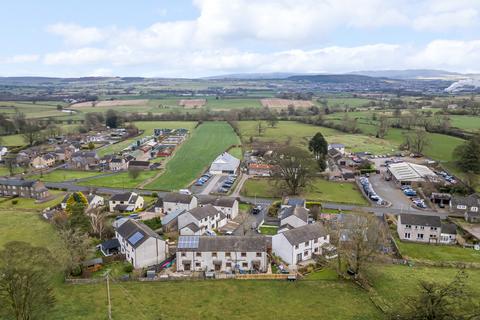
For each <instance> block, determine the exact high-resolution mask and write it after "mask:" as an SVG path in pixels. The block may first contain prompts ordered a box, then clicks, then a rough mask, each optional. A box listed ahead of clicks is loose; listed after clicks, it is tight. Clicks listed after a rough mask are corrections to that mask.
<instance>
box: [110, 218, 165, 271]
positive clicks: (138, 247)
mask: <svg viewBox="0 0 480 320" xmlns="http://www.w3.org/2000/svg"><path fill="white" fill-rule="evenodd" d="M115 237H116V238H117V239H118V242H119V243H120V252H121V253H122V254H125V258H126V260H127V261H128V262H130V263H131V264H132V265H133V267H134V268H145V267H149V266H153V265H157V264H160V263H161V262H162V261H163V260H165V258H166V257H167V254H168V246H167V244H166V242H165V241H164V240H162V239H161V238H160V236H159V235H158V234H157V233H155V232H154V231H153V230H152V229H150V228H149V227H148V226H146V225H145V224H143V223H142V222H138V221H135V220H132V219H125V221H124V222H123V223H122V224H121V225H120V226H118V227H117V228H116V229H115Z"/></svg>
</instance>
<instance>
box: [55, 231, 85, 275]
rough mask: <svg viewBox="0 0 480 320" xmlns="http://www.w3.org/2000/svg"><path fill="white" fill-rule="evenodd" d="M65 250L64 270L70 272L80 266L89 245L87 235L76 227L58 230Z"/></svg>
mask: <svg viewBox="0 0 480 320" xmlns="http://www.w3.org/2000/svg"><path fill="white" fill-rule="evenodd" d="M58 234H59V236H60V239H61V240H62V242H63V244H64V246H65V248H66V252H65V256H64V257H63V261H62V262H63V264H64V266H65V271H66V272H67V273H68V274H70V273H72V272H74V271H75V270H76V269H78V268H79V267H80V263H81V262H82V261H83V260H84V259H85V257H86V256H87V253H88V249H89V247H90V240H89V238H88V235H87V234H86V233H84V232H82V231H80V230H78V229H70V228H63V229H59V232H58Z"/></svg>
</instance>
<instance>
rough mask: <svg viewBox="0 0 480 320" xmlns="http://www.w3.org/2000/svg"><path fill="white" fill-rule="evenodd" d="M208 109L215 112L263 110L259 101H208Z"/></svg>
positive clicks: (209, 99)
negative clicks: (249, 109) (246, 109)
mask: <svg viewBox="0 0 480 320" xmlns="http://www.w3.org/2000/svg"><path fill="white" fill-rule="evenodd" d="M206 107H207V108H211V109H213V110H230V109H243V108H261V107H262V104H261V103H260V100H259V99H218V100H217V99H214V98H213V99H211V98H208V99H207V104H206Z"/></svg>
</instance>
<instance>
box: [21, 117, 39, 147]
mask: <svg viewBox="0 0 480 320" xmlns="http://www.w3.org/2000/svg"><path fill="white" fill-rule="evenodd" d="M22 135H23V137H24V138H25V140H27V142H28V145H29V146H33V144H34V143H35V142H38V141H39V140H40V137H41V133H40V127H39V126H38V125H36V124H34V123H32V122H29V123H27V124H26V125H25V127H24V128H23V134H22Z"/></svg>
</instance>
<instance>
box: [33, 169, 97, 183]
mask: <svg viewBox="0 0 480 320" xmlns="http://www.w3.org/2000/svg"><path fill="white" fill-rule="evenodd" d="M99 174H101V173H100V172H96V171H73V170H55V171H52V172H49V173H46V174H43V175H40V174H36V175H33V176H29V177H28V178H29V179H40V180H42V181H47V182H62V181H68V180H75V179H83V178H90V177H94V176H97V175H99Z"/></svg>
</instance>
